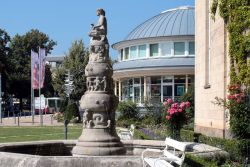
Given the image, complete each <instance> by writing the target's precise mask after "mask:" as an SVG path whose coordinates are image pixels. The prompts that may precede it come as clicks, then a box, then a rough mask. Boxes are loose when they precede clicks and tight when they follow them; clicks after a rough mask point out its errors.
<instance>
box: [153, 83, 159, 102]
mask: <svg viewBox="0 0 250 167" xmlns="http://www.w3.org/2000/svg"><path fill="white" fill-rule="evenodd" d="M151 100H152V102H160V101H161V85H151Z"/></svg>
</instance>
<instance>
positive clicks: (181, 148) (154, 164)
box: [142, 138, 187, 167]
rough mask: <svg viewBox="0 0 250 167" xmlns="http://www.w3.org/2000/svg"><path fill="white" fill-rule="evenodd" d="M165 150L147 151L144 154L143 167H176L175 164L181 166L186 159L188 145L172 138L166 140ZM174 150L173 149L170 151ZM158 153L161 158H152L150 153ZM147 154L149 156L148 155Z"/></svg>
mask: <svg viewBox="0 0 250 167" xmlns="http://www.w3.org/2000/svg"><path fill="white" fill-rule="evenodd" d="M165 144H166V147H165V149H164V150H158V149H146V150H144V151H143V152H142V161H143V167H146V166H151V167H174V166H173V164H176V165H178V166H181V165H182V164H183V162H184V159H185V150H186V147H187V144H186V143H182V142H179V141H176V140H173V139H170V138H166V140H165ZM170 148H172V149H170ZM150 152H151V153H158V154H160V156H158V157H156V156H154V157H152V156H149V154H148V153H150ZM146 154H147V155H146Z"/></svg>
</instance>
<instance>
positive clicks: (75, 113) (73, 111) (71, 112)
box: [64, 103, 80, 120]
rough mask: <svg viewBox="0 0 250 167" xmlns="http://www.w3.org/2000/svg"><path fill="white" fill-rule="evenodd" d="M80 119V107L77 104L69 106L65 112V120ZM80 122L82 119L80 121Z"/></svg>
mask: <svg viewBox="0 0 250 167" xmlns="http://www.w3.org/2000/svg"><path fill="white" fill-rule="evenodd" d="M76 117H78V118H80V114H79V110H78V106H77V104H76V103H70V104H68V105H67V107H66V110H65V112H64V119H65V120H66V119H67V120H72V119H73V118H76ZM79 120H80V119H79Z"/></svg>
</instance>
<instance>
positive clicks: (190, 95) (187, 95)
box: [180, 86, 195, 124]
mask: <svg viewBox="0 0 250 167" xmlns="http://www.w3.org/2000/svg"><path fill="white" fill-rule="evenodd" d="M180 101H188V102H189V103H190V107H189V108H188V109H187V110H186V113H187V116H188V120H189V122H190V124H193V122H194V111H195V103H194V87H193V86H191V87H189V88H188V91H187V92H186V93H184V94H183V95H182V96H181V98H180Z"/></svg>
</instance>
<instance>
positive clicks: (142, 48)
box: [139, 45, 146, 57]
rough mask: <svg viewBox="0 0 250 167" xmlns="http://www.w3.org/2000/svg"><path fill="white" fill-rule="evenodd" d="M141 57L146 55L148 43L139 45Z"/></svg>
mask: <svg viewBox="0 0 250 167" xmlns="http://www.w3.org/2000/svg"><path fill="white" fill-rule="evenodd" d="M139 57H146V45H139Z"/></svg>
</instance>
